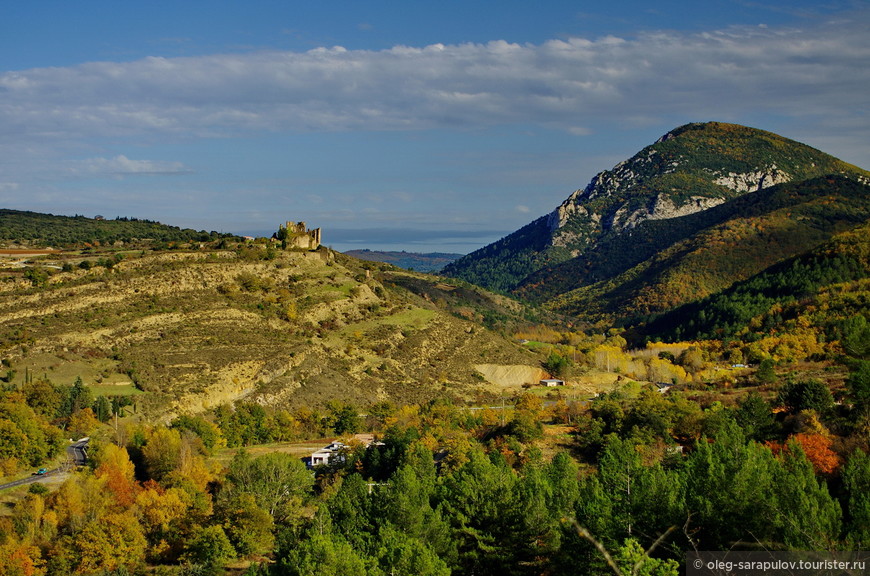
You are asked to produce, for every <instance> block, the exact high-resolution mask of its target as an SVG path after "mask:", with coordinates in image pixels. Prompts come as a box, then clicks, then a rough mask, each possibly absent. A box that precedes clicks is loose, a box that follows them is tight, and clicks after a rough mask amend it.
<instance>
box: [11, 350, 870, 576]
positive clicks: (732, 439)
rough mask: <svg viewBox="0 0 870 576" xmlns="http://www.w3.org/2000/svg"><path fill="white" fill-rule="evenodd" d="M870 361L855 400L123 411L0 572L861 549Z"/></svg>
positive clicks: (816, 387)
mask: <svg viewBox="0 0 870 576" xmlns="http://www.w3.org/2000/svg"><path fill="white" fill-rule="evenodd" d="M868 375H870V367H868V365H867V364H866V363H860V364H858V365H856V369H855V370H854V371H853V372H852V373H851V375H850V377H849V380H848V392H849V400H850V403H849V404H850V406H851V407H844V406H836V405H834V403H833V401H832V398H831V395H830V392H829V391H828V389H827V387H825V386H824V385H822V384H820V383H818V382H814V381H811V380H795V381H789V382H785V383H783V384H782V385H780V386H779V387H778V395H777V396H776V397H769V398H768V399H765V398H763V397H762V396H760V395H759V394H756V393H751V394H748V395H745V396H744V397H743V398H742V399H741V400H740V401H739V402H737V403H736V404H735V405H734V406H731V407H728V406H725V405H723V404H721V403H719V402H712V403H709V402H708V403H700V402H698V401H695V400H693V399H691V398H689V397H687V396H685V395H683V394H681V393H673V392H672V393H670V394H667V395H662V394H660V393H659V392H658V391H655V390H652V389H648V390H640V391H639V392H638V391H636V390H635V389H634V388H626V389H625V390H623V391H617V392H614V393H611V394H607V395H603V396H599V397H598V398H596V399H595V400H594V401H592V402H591V403H589V405H588V406H586V407H583V406H580V405H575V406H566V405H562V404H564V403H556V405H553V406H545V405H544V404H543V403H542V402H541V399H540V398H539V397H537V396H535V395H533V394H530V393H526V394H524V395H522V396H520V397H518V398H517V399H516V401H515V402H514V403H513V405H512V406H510V407H509V410H507V411H505V412H502V413H499V412H497V411H495V410H492V409H486V410H468V409H466V408H463V407H458V406H454V405H452V404H450V403H448V402H444V401H433V402H430V403H429V404H426V405H422V406H420V405H410V406H401V407H397V406H394V405H391V404H388V403H380V404H376V405H373V406H371V407H369V409H368V415H367V416H365V417H363V416H360V415H359V414H358V411H357V410H355V409H353V408H352V407H350V406H348V405H343V404H339V403H334V404H332V405H330V406H329V407H328V408H327V409H326V410H324V411H323V412H320V413H316V412H312V411H308V412H306V411H298V410H297V411H296V412H294V413H289V412H284V411H281V410H267V409H263V408H262V407H258V406H256V405H252V404H241V405H238V406H235V407H228V406H224V407H220V408H218V409H217V410H216V411H215V412H214V414H213V415H211V416H210V417H202V416H184V417H180V418H178V419H176V420H175V421H173V422H172V423H171V425H170V426H169V427H164V426H148V425H144V424H127V425H126V426H122V428H121V429H120V430H117V429H114V430H111V431H109V430H108V429H107V430H106V431H105V433H103V434H100V433H97V434H95V435H93V436H92V438H93V440H92V450H91V457H92V460H91V463H90V465H89V468H88V469H86V470H83V471H80V472H79V473H77V474H74V475H72V476H71V477H70V478H69V479H68V480H67V481H66V482H65V483H64V484H63V485H62V486H61V487H60V488H58V489H57V490H54V491H52V492H48V491H46V490H44V489H43V490H40V489H36V490H33V491H32V493H30V494H28V495H27V496H26V497H25V498H24V499H23V500H21V501H20V502H18V504H17V505H16V506H15V508H14V509H13V510H12V513H11V515H10V516H7V517H3V518H0V572H3V573H9V574H18V573H20V574H31V575H46V576H49V575H54V574H124V573H126V574H130V573H138V572H140V571H146V570H148V571H153V572H154V573H159V574H218V573H220V572H221V571H222V569H223V567H224V566H226V565H227V564H228V563H230V562H233V561H243V563H241V564H239V565H240V566H248V567H247V573H248V574H249V575H261V576H265V575H273V574H274V575H285V574H291V575H309V574H310V575H314V574H318V575H320V574H327V575H328V574H349V573H352V574H369V575H373V576H375V575H377V576H385V575H387V574H409V575H410V574H418V575H439V576H440V575H447V574H494V575H495V574H498V575H503V574H517V575H520V574H540V573H548V574H554V575H558V574H575V573H577V572H585V573H591V574H606V573H608V572H609V571H610V568H609V567H608V566H607V564H606V562H605V560H604V558H603V556H602V554H601V552H600V547H604V548H605V549H607V550H609V551H610V554H611V556H612V558H613V559H614V561H615V562H616V564H617V565H619V566H621V567H622V568H623V569H624V570H626V571H630V570H631V569H632V568H633V567H634V566H635V565H636V564H637V563H638V562H640V563H641V566H642V573H644V574H650V575H656V576H672V575H676V574H677V573H678V571H679V565H680V562H681V561H682V558H683V553H684V551H686V550H691V549H698V550H703V549H708V550H710V549H732V548H741V547H754V546H757V545H763V546H765V547H767V548H780V549H814V550H837V549H862V548H865V549H866V547H867V546H870V531H868V529H867V526H870V501H868V500H867V498H866V494H867V493H868V491H870V457H868V456H867V455H866V454H867V451H868V447H870V446H868V440H867V438H866V434H864V433H863V432H862V431H863V430H865V429H866V423H867V422H868V418H870V377H868ZM21 405H22V403H19V407H20V406H21ZM774 407H780V408H782V411H781V412H780V413H779V414H778V415H777V414H775V413H774V410H773V408H774ZM25 408H27V409H28V410H30V411H31V412H32V413H33V414H36V412H35V411H34V409H33V408H30V407H29V406H25ZM3 409H5V405H0V410H3ZM569 412H570V414H569ZM548 421H560V422H571V423H572V424H573V425H574V433H573V434H572V435H571V437H570V438H571V439H570V440H568V443H567V444H564V443H563V447H564V448H568V449H569V450H567V451H566V450H562V451H557V452H556V453H555V454H553V455H551V456H544V451H542V449H541V448H542V446H544V445H545V444H542V442H543V436H544V432H543V427H544V423H545V422H548ZM363 426H364V427H365V428H366V429H368V430H378V431H379V435H380V442H378V443H376V444H373V445H370V446H368V447H366V446H364V445H362V444H358V443H357V444H353V443H350V448H348V449H346V451H345V452H344V453H343V454H342V456H341V457H338V458H334V459H333V460H332V462H331V464H330V465H329V466H324V467H321V468H319V469H317V470H314V471H312V470H308V469H307V468H306V467H305V465H304V464H303V463H302V461H301V460H300V459H299V457H297V456H291V455H289V454H285V453H281V452H272V453H266V454H264V455H261V456H256V457H254V456H252V455H250V454H249V453H247V452H245V451H244V450H243V449H242V450H237V451H236V454H235V456H234V457H232V459H231V460H229V461H228V462H227V463H226V464H220V463H219V462H220V461H219V460H216V459H214V458H213V457H212V455H213V454H214V453H215V450H216V449H218V448H221V447H223V446H227V445H229V446H239V445H244V444H253V443H260V442H264V441H270V440H276V439H278V438H277V437H275V436H273V435H274V434H278V435H279V436H280V435H281V434H284V436H285V437H293V436H294V435H296V437H299V436H302V435H306V434H311V435H318V434H322V433H335V432H339V431H340V432H344V433H350V432H354V431H356V430H358V429H360V428H361V427H363ZM831 429H836V431H837V434H836V435H835V434H833V433H832V432H830V430H831ZM284 430H288V431H289V432H282V431H284ZM662 535H664V539H663V540H662V543H661V544H660V545H659V546H658V547H657V548H656V549H655V550H654V551H653V552H651V553H650V554H647V553H645V552H644V550H647V549H649V548H650V547H651V545H652V544H653V543H654V542H655V541H656V540H658V539H659V537H661V536H662Z"/></svg>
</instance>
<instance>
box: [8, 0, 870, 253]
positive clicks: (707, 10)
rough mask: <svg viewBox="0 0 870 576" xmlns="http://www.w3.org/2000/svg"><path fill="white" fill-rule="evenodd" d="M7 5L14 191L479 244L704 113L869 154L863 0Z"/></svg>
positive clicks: (109, 207)
mask: <svg viewBox="0 0 870 576" xmlns="http://www.w3.org/2000/svg"><path fill="white" fill-rule="evenodd" d="M8 4H10V5H8V6H4V8H3V10H2V17H0V207H5V208H15V209H22V210H35V211H40V212H50V213H54V214H70V215H71V214H85V215H88V216H93V215H96V214H101V215H104V216H106V217H110V218H111V217H114V216H135V217H140V218H148V219H155V220H159V221H161V222H165V223H168V224H173V225H178V226H184V227H192V228H197V229H208V230H220V231H225V232H234V233H246V234H250V233H255V234H266V233H271V231H273V230H275V229H276V228H277V225H278V224H279V223H280V222H282V221H284V220H304V221H306V222H307V223H308V224H309V226H320V227H322V228H323V230H324V232H323V238H324V242H325V243H327V244H329V245H332V246H333V247H334V248H336V249H340V250H346V249H351V248H372V249H396V250H401V249H405V250H409V251H449V252H468V251H471V250H473V249H475V248H478V247H480V246H483V245H484V244H486V243H489V242H491V241H493V240H496V239H498V238H499V237H501V236H503V235H505V234H507V233H510V232H512V231H513V230H516V229H517V228H519V227H521V226H523V225H524V224H526V223H528V222H530V221H531V220H533V219H534V218H537V217H538V216H541V215H544V214H546V213H548V212H550V211H552V210H553V209H554V208H555V207H556V206H557V205H558V204H560V203H561V202H562V201H563V200H564V199H565V198H567V197H568V196H569V195H570V194H571V192H573V191H574V190H575V189H578V188H582V187H584V186H585V185H586V183H587V182H588V181H589V180H590V179H591V178H592V177H593V176H594V175H595V174H596V173H598V172H600V171H602V170H606V169H609V168H611V167H612V166H613V165H614V164H616V163H617V162H619V161H621V160H624V159H625V158H628V157H630V156H631V155H633V154H634V153H635V152H637V151H638V150H640V149H641V148H642V147H644V146H646V145H648V144H650V143H652V142H653V141H654V140H655V139H656V138H658V137H659V136H661V135H662V134H664V133H666V132H667V131H668V130H670V129H671V128H674V127H676V126H679V125H681V124H684V123H686V122H694V121H707V120H719V121H725V122H736V123H741V124H747V125H750V126H755V127H758V128H763V129H766V130H770V131H773V132H777V133H779V134H782V135H783V136H786V137H789V138H794V139H796V140H799V141H802V142H805V143H807V144H810V145H811V146H815V147H816V148H819V149H821V150H823V151H825V152H828V153H831V154H834V155H835V156H838V157H840V158H842V159H844V160H846V161H849V162H852V163H853V164H857V165H859V166H861V167H864V168H870V138H868V134H870V119H868V104H870V96H868V94H870V65H868V63H870V3H868V2H866V1H862V2H858V1H847V0H831V1H829V2H801V1H797V2H795V1H790V2H781V1H764V0H759V1H744V0H741V1H731V0H711V1H705V2H675V1H666V0H662V1H658V2H655V3H647V2H630V1H625V2H620V1H612V2H608V3H598V2H576V1H574V2H568V1H565V2H557V1H552V2H543V1H542V2H535V3H532V2H517V1H499V2H468V1H466V2H454V1H442V2H437V3H435V2H365V1H342V2H287V1H283V2H281V1H269V2H267V1H249V2H245V3H242V2H226V1H220V0H212V1H210V2H194V1H186V2H177V1H175V2H164V1H156V2H142V3H130V2H117V1H111V2H110V1H102V2H96V1H88V0H82V1H79V2H69V1H42V2H19V3H8ZM599 4H600V5H599Z"/></svg>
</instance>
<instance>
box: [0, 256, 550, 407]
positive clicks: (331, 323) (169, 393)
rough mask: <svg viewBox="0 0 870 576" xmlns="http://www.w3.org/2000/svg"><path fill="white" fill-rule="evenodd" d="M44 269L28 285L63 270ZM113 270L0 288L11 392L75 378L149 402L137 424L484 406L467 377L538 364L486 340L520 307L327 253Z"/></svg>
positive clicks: (73, 270) (17, 279) (142, 262)
mask: <svg viewBox="0 0 870 576" xmlns="http://www.w3.org/2000/svg"><path fill="white" fill-rule="evenodd" d="M50 258H54V260H44V261H42V266H44V267H43V268H38V267H34V268H30V269H28V270H43V271H45V270H49V271H50V270H53V269H52V268H48V266H50V265H52V264H54V265H59V264H61V262H65V263H67V264H69V261H64V258H66V255H54V256H50ZM79 258H80V257H79ZM110 261H111V262H113V265H112V266H110V267H107V266H97V265H94V266H91V267H87V268H82V267H79V266H63V268H64V271H55V272H51V273H50V274H48V273H46V275H45V276H41V277H39V278H34V277H33V275H30V276H27V274H28V271H27V270H25V271H24V272H22V271H21V270H16V271H7V272H6V273H5V277H4V280H5V281H3V282H0V323H2V325H3V326H4V328H5V329H4V331H3V333H2V335H3V337H2V340H0V354H2V357H3V358H4V364H5V366H6V369H7V374H6V379H7V381H11V382H12V383H18V384H20V383H21V382H23V381H24V379H25V378H28V377H29V378H31V379H32V378H34V377H36V378H40V377H45V378H47V379H49V380H52V381H53V382H55V383H58V384H71V381H72V379H73V378H74V377H76V376H81V377H82V378H83V380H85V383H86V384H88V385H91V386H101V387H105V386H111V387H114V390H117V392H118V393H119V394H127V393H130V392H131V391H139V392H144V394H140V395H139V396H138V397H137V404H138V406H139V408H140V409H145V410H148V411H152V412H161V413H167V412H179V411H194V412H195V411H198V410H202V409H206V408H208V407H212V406H215V405H217V404H220V403H224V402H230V401H233V400H238V399H241V398H245V399H248V400H254V401H257V402H260V403H264V404H273V405H290V406H300V405H323V404H324V403H326V402H327V401H329V400H330V399H340V400H342V401H345V402H353V403H356V404H358V405H367V404H369V403H371V402H373V401H376V400H379V399H380V400H387V399H391V400H394V401H402V402H416V401H425V400H427V399H430V398H432V397H435V396H447V397H457V398H473V397H475V396H476V395H478V394H483V395H486V394H489V393H492V391H493V390H492V388H491V386H489V385H488V384H487V383H486V382H485V381H484V379H483V378H482V377H481V375H480V374H479V373H478V372H477V370H476V368H475V365H477V364H482V363H487V364H506V365H516V364H527V365H530V366H538V365H539V362H540V359H539V358H537V357H536V356H535V355H534V354H532V353H530V352H528V351H526V350H523V349H522V348H520V347H519V346H518V345H516V344H515V343H513V342H512V341H511V340H510V339H509V338H506V337H504V336H501V335H500V333H499V332H495V331H492V330H489V329H487V328H485V327H483V326H482V325H481V323H482V321H484V319H486V318H488V319H489V320H488V322H489V324H490V325H491V326H494V327H495V326H496V325H501V326H503V327H504V326H506V325H507V324H509V323H510V322H512V321H514V320H520V319H521V318H522V313H523V310H522V308H521V307H520V306H519V305H517V304H516V303H514V302H511V301H508V300H506V299H503V298H497V297H494V296H491V295H488V294H487V293H485V292H483V291H482V290H480V289H474V288H471V287H462V286H460V285H459V284H456V283H452V284H447V283H444V282H439V281H438V280H437V279H435V278H433V277H428V276H425V275H422V274H415V273H412V272H407V271H401V270H396V269H393V268H392V267H388V266H382V265H378V264H373V263H368V262H361V261H359V260H356V259H353V258H350V257H346V256H343V255H341V254H335V253H333V252H331V251H328V250H326V249H321V250H320V251H317V252H298V251H281V250H274V249H270V248H267V247H265V246H258V245H246V244H239V245H237V246H235V248H234V249H224V250H216V249H204V250H179V251H172V252H166V251H162V252H161V251H153V252H142V253H141V255H140V254H133V255H131V254H128V255H126V256H125V257H124V258H121V259H114V258H112V259H110ZM61 267H62V266H56V268H61ZM56 268H55V269H56ZM409 288H412V289H409ZM111 390H112V388H109V391H111Z"/></svg>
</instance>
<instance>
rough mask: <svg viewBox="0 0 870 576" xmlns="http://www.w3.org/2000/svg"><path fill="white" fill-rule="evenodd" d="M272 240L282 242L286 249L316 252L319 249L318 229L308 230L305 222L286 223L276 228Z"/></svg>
mask: <svg viewBox="0 0 870 576" xmlns="http://www.w3.org/2000/svg"><path fill="white" fill-rule="evenodd" d="M273 238H275V239H277V240H281V241H282V242H284V243H285V245H286V247H287V248H298V249H300V250H317V249H318V248H319V247H320V228H315V229H313V230H309V229H308V228H307V227H306V226H305V222H287V223H286V224H283V225H280V226H278V232H277V233H276V234H275V235H274V236H273Z"/></svg>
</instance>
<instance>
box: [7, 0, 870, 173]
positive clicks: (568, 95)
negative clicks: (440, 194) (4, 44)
mask: <svg viewBox="0 0 870 576" xmlns="http://www.w3.org/2000/svg"><path fill="white" fill-rule="evenodd" d="M868 14H870V11H868V12H864V13H860V14H857V15H853V16H852V17H851V18H850V19H848V20H846V19H844V20H841V21H827V22H822V23H819V24H818V25H816V26H815V27H814V28H807V29H769V28H765V27H757V28H730V29H726V30H722V31H716V32H708V33H701V34H685V33H676V32H659V33H649V34H642V35H639V36H636V37H632V38H617V37H612V36H611V37H604V38H599V39H594V40H589V39H583V38H571V39H567V40H551V41H548V42H545V43H542V44H538V45H534V44H512V43H509V42H505V41H493V42H489V43H486V44H461V45H447V46H445V45H441V44H436V45H432V46H426V47H408V46H397V47H394V48H392V49H389V50H383V51H364V50H346V49H344V48H341V47H333V48H319V49H316V50H311V51H308V52H274V51H273V52H258V53H246V54H218V55H211V56H203V57H192V58H146V59H143V60H138V61H134V62H124V63H120V62H92V63H86V64H81V65H78V66H74V67H67V68H39V69H30V70H22V71H13V72H5V73H3V74H2V75H0V126H2V127H3V135H2V138H3V139H5V140H7V141H11V140H12V139H21V138H28V139H30V138H36V139H40V138H68V139H79V138H89V137H95V138H98V137H125V136H141V135H149V134H151V135H155V136H159V137H163V136H167V135H184V136H198V137H211V136H229V135H237V134H245V133H249V132H261V131H349V130H420V129H430V128H464V127H475V126H491V125H498V124H506V123H536V124H541V125H546V126H551V127H558V128H562V129H564V130H567V131H570V132H571V133H575V134H586V133H589V132H590V131H594V129H595V127H597V126H600V125H602V123H603V122H620V123H623V124H628V125H630V124H631V123H637V124H643V123H644V122H650V121H654V120H655V119H656V118H658V117H660V116H661V115H663V114H668V113H672V112H673V111H674V110H675V109H678V110H682V111H683V112H684V113H685V114H688V115H692V116H694V117H697V118H699V119H707V118H710V119H713V118H717V119H718V118H722V117H726V116H732V115H736V114H739V112H740V111H741V110H743V109H745V108H746V107H747V106H751V107H752V109H753V110H755V111H764V110H765V109H766V110H768V111H770V112H771V113H775V114H778V115H786V116H793V117H804V116H826V117H827V118H828V119H829V122H831V123H834V124H836V123H837V122H840V123H841V124H842V125H843V126H844V127H845V126H849V127H851V128H852V129H854V130H859V129H860V130H866V129H867V128H868V127H870V126H868V122H867V117H866V98H867V95H866V94H867V92H866V88H867V87H868V86H870V66H867V62H870V34H868V24H867V23H868ZM859 110H864V114H862V115H859V116H858V118H857V121H858V122H859V123H860V126H856V125H855V122H856V115H855V112H856V111H859ZM119 158H120V157H119ZM114 162H116V163H123V162H122V161H120V160H118V158H116V159H115V160H114ZM128 162H134V163H135V162H136V161H128ZM130 168H133V170H134V171H135V166H130ZM144 171H147V170H144ZM158 171H159V169H158Z"/></svg>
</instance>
